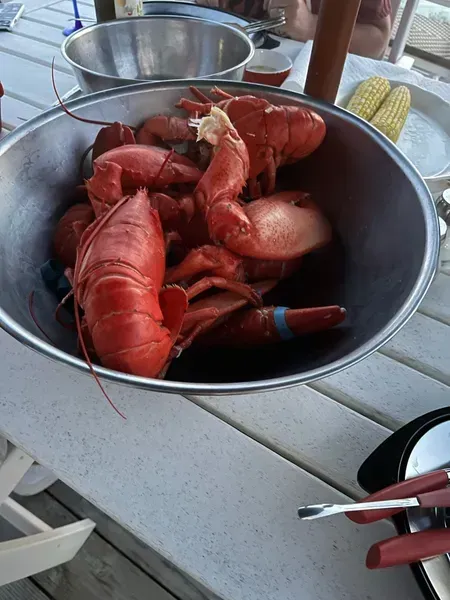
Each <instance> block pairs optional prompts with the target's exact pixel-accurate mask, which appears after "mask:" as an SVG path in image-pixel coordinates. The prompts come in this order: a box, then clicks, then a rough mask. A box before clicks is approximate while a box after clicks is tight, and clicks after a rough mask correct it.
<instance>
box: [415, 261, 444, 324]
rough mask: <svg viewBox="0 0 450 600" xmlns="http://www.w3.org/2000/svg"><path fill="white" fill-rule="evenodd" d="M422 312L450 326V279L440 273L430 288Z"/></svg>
mask: <svg viewBox="0 0 450 600" xmlns="http://www.w3.org/2000/svg"><path fill="white" fill-rule="evenodd" d="M419 310H420V312H421V313H422V314H424V315H427V316H428V317H433V318H434V319H438V320H439V321H442V322H443V323H446V324H447V325H450V277H449V276H448V275H444V274H443V273H440V274H439V275H438V277H437V278H436V280H435V281H434V282H433V285H432V286H431V287H430V289H429V291H428V293H427V295H426V296H425V300H424V301H423V302H422V304H421V305H420V309H419Z"/></svg>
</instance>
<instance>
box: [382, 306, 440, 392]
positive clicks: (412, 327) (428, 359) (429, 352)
mask: <svg viewBox="0 0 450 600" xmlns="http://www.w3.org/2000/svg"><path fill="white" fill-rule="evenodd" d="M425 342H426V343H425ZM449 342H450V329H449V326H448V325H444V324H442V323H440V322H438V321H435V320H434V319H430V318H429V317H426V316H425V315H421V314H415V315H414V317H413V318H412V319H411V320H410V321H409V322H408V323H407V324H406V325H405V327H403V329H402V330H401V331H400V332H399V333H398V334H397V335H396V336H395V337H394V338H393V339H392V340H391V341H390V342H389V343H388V344H386V345H385V346H383V348H382V349H381V352H382V353H383V354H386V355H387V356H390V357H391V358H395V359H396V360H399V361H401V362H403V363H404V364H406V365H408V366H410V367H413V368H414V369H417V370H419V371H421V372H422V373H425V374H426V375H429V376H430V377H433V379H437V380H438V381H440V382H442V383H445V384H446V385H450V343H449Z"/></svg>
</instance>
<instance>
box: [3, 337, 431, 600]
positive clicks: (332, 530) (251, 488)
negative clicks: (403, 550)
mask: <svg viewBox="0 0 450 600" xmlns="http://www.w3.org/2000/svg"><path fill="white" fill-rule="evenodd" d="M0 343H1V346H2V356H3V359H2V386H0V428H1V430H2V433H4V434H6V435H7V436H8V438H9V439H10V441H12V442H13V443H14V444H16V445H18V446H19V447H24V448H27V451H28V452H29V453H30V454H31V455H32V456H33V457H35V458H37V457H39V462H40V463H41V464H43V465H44V466H46V467H48V468H50V469H51V470H52V471H53V472H54V473H55V474H56V475H57V476H58V477H59V478H60V479H62V480H63V481H65V482H66V483H67V484H69V485H70V486H72V487H73V488H74V489H75V490H76V491H77V492H78V493H80V494H81V495H83V496H84V497H86V498H87V499H88V500H90V501H92V502H94V504H96V505H97V506H98V507H99V508H100V509H101V510H104V511H105V512H106V513H107V514H108V515H109V516H111V517H112V518H114V519H115V520H116V521H118V522H119V523H122V524H124V525H125V526H126V527H127V528H129V529H130V530H131V531H132V532H133V533H134V534H136V535H137V536H138V537H139V538H140V539H142V541H144V542H146V543H147V544H149V545H150V546H151V547H152V549H153V550H154V551H156V552H158V553H159V554H160V555H161V556H162V558H164V559H165V561H166V565H167V567H166V574H167V576H169V572H170V570H173V569H176V570H177V571H178V575H180V574H182V573H187V574H188V575H189V577H190V579H192V578H193V579H194V580H196V581H200V582H202V583H203V584H204V585H205V586H207V587H208V589H209V590H210V593H209V594H208V597H209V598H216V599H217V597H219V598H222V599H224V600H225V599H230V598H233V600H244V599H245V600H260V599H261V598H270V599H272V598H280V597H282V598H283V600H298V594H299V590H301V593H302V600H317V598H320V600H335V599H336V598H339V599H340V600H361V598H367V597H370V596H372V597H373V590H374V589H376V590H377V596H378V597H380V598H383V600H394V599H395V600H420V599H421V592H420V591H419V589H418V587H417V585H416V583H415V581H414V580H413V577H412V574H411V572H410V570H409V569H408V568H398V569H387V570H385V571H382V572H369V571H367V570H366V569H365V567H364V557H365V553H366V551H367V549H368V548H369V546H370V545H371V544H372V543H373V542H374V541H376V540H379V539H383V538H385V537H388V536H390V535H392V534H393V533H394V529H393V527H392V525H391V524H389V523H387V522H385V523H380V524H377V525H375V526H371V527H357V526H355V525H354V524H353V523H351V522H350V521H349V520H347V519H346V518H345V517H344V516H341V517H338V518H336V519H323V520H319V521H316V522H310V523H309V522H308V523H306V522H300V521H299V520H298V519H297V516H296V507H297V505H298V504H303V503H310V502H323V501H331V502H332V501H342V500H344V499H345V496H342V495H341V494H339V493H337V492H336V491H334V490H333V489H332V488H330V487H328V486H327V485H325V484H324V483H322V482H321V481H319V480H318V479H316V478H314V477H312V476H310V475H308V474H307V473H305V472H304V471H302V470H301V469H300V468H298V467H296V466H295V465H293V464H292V463H290V462H288V461H286V460H284V459H283V458H281V457H280V456H278V455H276V454H274V453H273V452H271V451H269V450H267V449H266V448H264V447H263V446H261V445H260V444H258V443H256V442H255V441H253V440H251V439H249V438H248V437H247V436H245V435H243V434H242V433H240V432H239V431H237V430H236V429H234V428H232V427H230V426H229V425H227V424H226V423H224V422H222V421H220V420H219V419H217V418H216V417H214V416H213V415H211V414H209V413H207V412H206V411H204V410H201V409H199V407H197V406H195V405H194V404H193V403H192V402H189V401H188V400H186V399H184V398H181V397H179V396H170V395H166V394H159V393H149V392H144V391H138V390H134V389H132V388H129V387H123V386H117V385H108V386H107V388H108V391H109V393H110V395H111V397H112V399H113V400H114V401H115V402H116V403H117V404H118V405H119V408H121V409H122V410H124V411H125V412H126V416H127V418H128V419H127V421H126V422H124V421H123V420H121V419H120V418H119V417H118V416H117V415H116V413H114V412H113V411H112V410H111V408H110V407H109V406H108V404H107V403H106V401H105V400H104V399H103V397H102V396H101V394H100V392H99V390H98V388H97V386H96V384H95V382H94V381H93V379H92V378H90V377H88V376H86V375H84V374H79V373H76V372H75V371H74V370H72V369H69V368H67V367H64V366H62V365H60V364H58V363H55V362H49V361H48V359H46V358H44V357H42V356H40V355H39V354H37V353H33V352H32V351H31V350H29V349H27V348H25V347H24V346H23V345H21V344H19V343H18V342H16V341H15V340H13V339H12V338H10V337H9V336H8V335H7V334H6V333H4V332H0ZM39 390H42V393H41V394H39ZM36 394H38V396H36ZM325 573H326V576H325Z"/></svg>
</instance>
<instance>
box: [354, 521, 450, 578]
mask: <svg viewBox="0 0 450 600" xmlns="http://www.w3.org/2000/svg"><path fill="white" fill-rule="evenodd" d="M447 552H450V529H430V530H428V531H419V532H417V533H406V534H405V535H398V536H396V537H392V538H389V539H388V540H383V541H382V542H377V543H376V544H374V545H373V546H371V548H370V549H369V552H368V553H367V558H366V567H367V568H368V569H385V568H386V567H395V566H399V565H408V564H411V563H415V562H418V561H420V560H426V559H427V558H433V557H435V556H439V555H440V554H446V553H447Z"/></svg>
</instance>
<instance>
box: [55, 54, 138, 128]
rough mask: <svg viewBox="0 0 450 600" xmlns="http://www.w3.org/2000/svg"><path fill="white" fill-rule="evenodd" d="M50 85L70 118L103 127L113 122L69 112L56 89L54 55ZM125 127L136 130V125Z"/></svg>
mask: <svg viewBox="0 0 450 600" xmlns="http://www.w3.org/2000/svg"><path fill="white" fill-rule="evenodd" d="M52 85H53V91H54V92H55V95H56V98H57V99H58V102H59V105H60V107H61V108H62V109H63V111H64V112H65V113H66V114H67V115H69V117H72V119H76V120H77V121H81V122H82V123H90V124H91V125H103V126H105V127H108V126H109V125H114V123H111V121H96V120H95V119H86V118H85V117H79V116H78V115H75V114H74V113H73V112H71V111H70V110H69V109H68V108H67V106H66V105H65V104H64V102H63V101H62V98H61V96H60V95H59V92H58V90H57V89H56V81H55V57H53V59H52ZM126 127H129V128H130V129H131V130H132V131H136V127H132V126H131V125H126Z"/></svg>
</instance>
